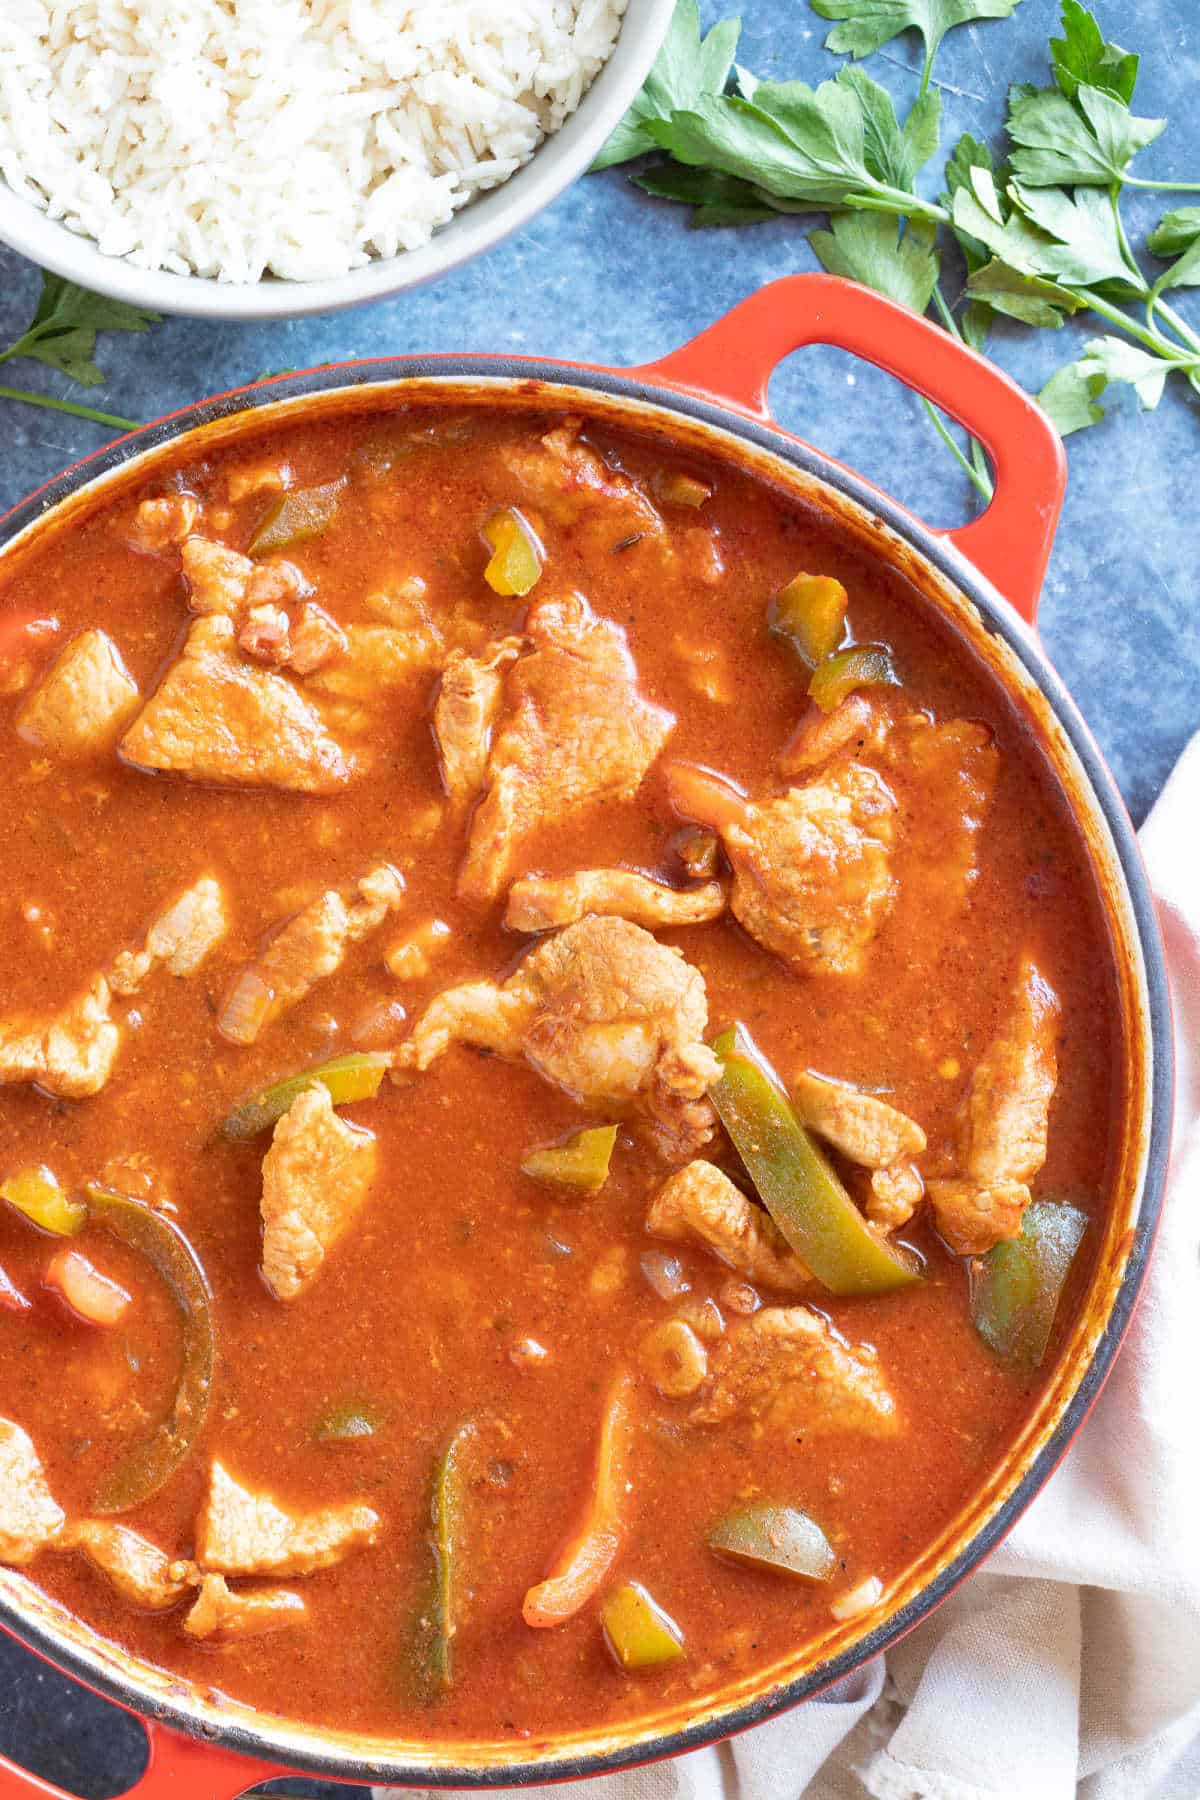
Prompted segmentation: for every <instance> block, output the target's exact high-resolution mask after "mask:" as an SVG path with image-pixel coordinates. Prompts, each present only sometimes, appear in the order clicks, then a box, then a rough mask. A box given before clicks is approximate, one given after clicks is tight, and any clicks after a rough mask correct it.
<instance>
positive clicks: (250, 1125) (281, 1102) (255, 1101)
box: [220, 1050, 391, 1142]
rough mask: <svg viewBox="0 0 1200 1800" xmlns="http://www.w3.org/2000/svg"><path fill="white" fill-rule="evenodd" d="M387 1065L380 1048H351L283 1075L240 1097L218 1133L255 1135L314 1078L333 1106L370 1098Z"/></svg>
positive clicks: (238, 1138) (238, 1136)
mask: <svg viewBox="0 0 1200 1800" xmlns="http://www.w3.org/2000/svg"><path fill="white" fill-rule="evenodd" d="M390 1066H391V1059H390V1057H388V1056H387V1055H386V1053H385V1052H384V1051H382V1050H351V1051H350V1052H348V1054H347V1055H345V1056H334V1057H331V1058H330V1060H329V1061H328V1062H323V1063H317V1065H316V1067H315V1068H312V1069H303V1070H302V1071H301V1072H300V1074H299V1075H288V1076H285V1077H284V1079H283V1080H282V1081H276V1082H274V1083H273V1084H272V1085H271V1086H270V1087H268V1088H263V1090H262V1092H261V1093H258V1094H253V1095H251V1097H250V1099H249V1100H243V1101H242V1102H241V1104H240V1105H239V1106H235V1107H234V1109H233V1111H232V1112H231V1113H230V1114H229V1116H228V1117H227V1118H226V1119H224V1120H223V1121H222V1123H221V1127H220V1135H221V1136H222V1137H223V1138H230V1139H232V1140H233V1141H234V1142H239V1141H241V1140H242V1139H244V1138H253V1137H257V1136H258V1134H259V1132H261V1131H266V1130H268V1129H269V1127H270V1126H272V1125H275V1124H277V1123H278V1121H279V1120H280V1119H282V1117H283V1115H284V1113H285V1112H287V1110H288V1108H289V1107H290V1106H291V1104H292V1101H293V1100H295V1099H296V1097H297V1096H298V1095H300V1094H302V1093H303V1092H304V1090H305V1088H309V1087H311V1086H312V1085H313V1083H314V1081H319V1082H320V1083H321V1085H322V1086H323V1087H327V1088H328V1089H329V1097H330V1099H331V1100H332V1101H333V1104H334V1105H335V1106H349V1105H350V1104H351V1103H352V1102H353V1101H355V1100H373V1099H374V1098H375V1096H376V1094H378V1092H379V1088H380V1084H381V1082H382V1081H383V1078H384V1076H385V1075H386V1074H387V1071H388V1069H389V1067H390Z"/></svg>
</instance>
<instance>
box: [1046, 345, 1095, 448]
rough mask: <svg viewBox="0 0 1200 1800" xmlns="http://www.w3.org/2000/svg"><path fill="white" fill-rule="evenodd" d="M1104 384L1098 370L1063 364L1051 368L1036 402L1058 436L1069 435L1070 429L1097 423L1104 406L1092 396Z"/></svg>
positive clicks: (1071, 430) (1083, 428)
mask: <svg viewBox="0 0 1200 1800" xmlns="http://www.w3.org/2000/svg"><path fill="white" fill-rule="evenodd" d="M1106 385H1107V383H1106V382H1105V379H1104V376H1103V375H1101V374H1100V373H1099V372H1098V371H1096V370H1087V369H1085V368H1084V366H1083V364H1082V363H1081V362H1073V363H1067V364H1066V365H1065V366H1064V367H1063V368H1061V369H1056V370H1055V372H1054V374H1053V375H1052V376H1051V377H1050V379H1049V381H1048V382H1047V383H1046V385H1045V387H1044V388H1043V389H1042V391H1041V393H1040V394H1039V395H1038V403H1039V404H1040V406H1041V408H1042V410H1043V411H1044V412H1045V413H1047V414H1048V415H1049V417H1050V422H1051V424H1052V425H1053V426H1054V428H1055V430H1056V431H1057V432H1058V434H1059V436H1060V437H1070V435H1071V433H1072V432H1073V431H1085V430H1086V429H1087V427H1088V426H1089V425H1098V424H1099V423H1100V421H1101V419H1102V418H1103V417H1104V408H1103V407H1102V406H1097V405H1096V396H1097V395H1098V394H1102V393H1103V392H1104V389H1105V387H1106Z"/></svg>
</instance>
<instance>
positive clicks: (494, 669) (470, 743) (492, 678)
mask: <svg viewBox="0 0 1200 1800" xmlns="http://www.w3.org/2000/svg"><path fill="white" fill-rule="evenodd" d="M523 643H524V640H523V639H522V638H519V637H507V638H501V639H500V641H499V643H496V644H493V645H492V647H491V649H490V650H489V651H488V653H487V655H486V656H468V655H467V654H466V652H465V651H462V650H455V651H453V652H452V653H451V655H450V658H449V661H448V662H447V664H446V667H445V668H444V669H443V671H442V680H441V685H440V687H439V689H438V697H437V701H436V702H435V705H434V709H433V730H434V735H435V737H436V738H437V745H438V754H439V756H440V759H441V765H442V780H443V782H444V783H445V787H446V792H447V793H448V794H449V796H450V798H451V799H452V800H456V801H459V802H464V803H465V802H467V801H471V800H474V799H475V798H476V796H477V795H478V793H479V790H480V789H481V788H482V786H483V783H484V778H485V776H486V774H487V760H488V752H489V751H490V749H491V747H492V731H493V729H494V727H495V724H496V720H497V719H498V718H499V716H500V708H501V705H502V703H503V698H504V674H503V671H504V669H505V667H506V666H507V664H509V663H511V662H512V661H513V660H514V659H515V658H516V657H518V656H519V655H520V654H521V649H522V645H523Z"/></svg>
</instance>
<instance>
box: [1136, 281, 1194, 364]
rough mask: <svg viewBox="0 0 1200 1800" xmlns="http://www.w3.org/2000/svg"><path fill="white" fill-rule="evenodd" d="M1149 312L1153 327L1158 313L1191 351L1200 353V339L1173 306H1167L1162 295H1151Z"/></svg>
mask: <svg viewBox="0 0 1200 1800" xmlns="http://www.w3.org/2000/svg"><path fill="white" fill-rule="evenodd" d="M1148 310H1149V314H1150V323H1151V325H1153V323H1154V314H1155V313H1156V312H1157V313H1158V316H1159V318H1160V319H1163V320H1164V321H1165V322H1166V323H1167V324H1168V325H1169V326H1170V327H1171V330H1172V331H1173V332H1174V333H1175V336H1176V337H1177V338H1181V339H1182V341H1183V342H1184V343H1185V344H1186V345H1187V347H1188V349H1189V350H1193V351H1197V352H1200V337H1198V336H1197V335H1196V333H1195V332H1194V331H1193V330H1192V328H1191V326H1190V325H1189V324H1188V322H1187V320H1186V319H1181V318H1180V316H1179V314H1178V313H1177V312H1176V311H1175V308H1174V307H1173V306H1168V305H1167V302H1166V301H1165V300H1164V299H1163V298H1162V296H1161V295H1160V294H1151V296H1150V304H1149V308H1148Z"/></svg>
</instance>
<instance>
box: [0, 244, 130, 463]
mask: <svg viewBox="0 0 1200 1800" xmlns="http://www.w3.org/2000/svg"><path fill="white" fill-rule="evenodd" d="M158 321H159V315H158V314H157V313H154V312H148V311H147V310H146V308H145V307H141V306H128V305H126V303H125V301H123V300H108V299H105V297H104V296H103V295H102V294H93V293H91V292H89V290H88V289H87V288H81V287H76V285H75V283H74V282H73V281H68V280H66V278H65V277H64V276H62V275H51V274H48V273H46V272H44V271H43V274H42V289H41V294H40V296H39V298H38V303H37V310H36V311H35V313H34V315H33V318H32V320H31V322H30V324H29V326H28V328H27V329H26V330H25V331H23V332H22V333H21V336H20V337H19V338H17V340H16V341H15V343H12V344H10V345H9V346H8V348H7V349H6V350H0V363H6V362H10V361H12V360H13V359H14V358H16V357H22V356H25V357H28V358H30V360H31V361H33V362H40V363H44V364H45V365H46V367H47V368H49V369H57V370H59V371H60V372H61V373H62V374H63V375H66V376H69V377H70V379H71V380H72V381H78V382H79V383H80V384H81V385H82V386H83V387H99V386H100V385H101V383H102V382H103V380H104V374H103V371H102V370H101V369H100V367H99V365H98V364H97V362H96V361H95V349H96V334H97V333H98V332H101V331H146V330H148V329H149V327H150V326H151V325H157V324H158ZM0 398H3V399H5V400H18V401H20V402H21V403H22V404H24V405H28V406H45V407H49V408H50V409H51V410H52V411H54V412H62V413H71V414H73V415H74V416H75V417H76V418H80V419H91V420H93V421H94V422H95V423H96V424H97V425H111V426H114V427H115V428H116V429H117V430H118V431H134V430H136V429H137V420H136V419H122V418H121V417H119V415H117V414H115V413H106V412H99V411H98V410H97V409H96V408H95V407H94V406H84V405H82V404H81V403H80V402H78V401H75V400H62V399H59V398H58V396H57V395H54V394H35V393H32V392H30V391H29V390H27V389H25V388H10V387H5V388H0Z"/></svg>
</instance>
